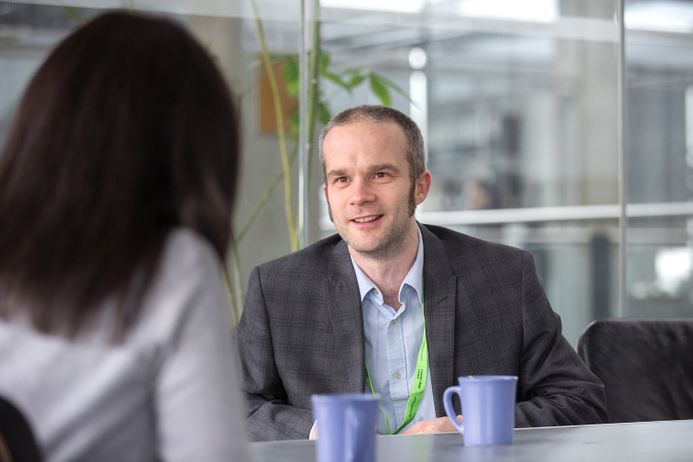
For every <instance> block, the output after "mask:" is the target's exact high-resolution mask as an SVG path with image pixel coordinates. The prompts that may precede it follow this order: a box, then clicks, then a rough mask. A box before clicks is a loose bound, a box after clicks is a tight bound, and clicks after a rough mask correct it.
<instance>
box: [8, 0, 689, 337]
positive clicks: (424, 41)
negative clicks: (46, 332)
mask: <svg viewBox="0 0 693 462" xmlns="http://www.w3.org/2000/svg"><path fill="white" fill-rule="evenodd" d="M620 6H621V3H620V1H619V0H525V1H523V2H513V1H510V0H397V1H385V0H381V1H378V2H372V1H371V2H366V1H356V0H320V1H318V0H304V1H299V0H255V1H252V0H239V1H231V2H230V1H221V0H205V1H190V0H177V1H167V2H160V1H155V0H149V1H145V0H134V1H113V0H92V1H72V2H70V1H65V2H57V1H53V2H51V1H43V2H36V1H34V2H28V1H26V2H0V75H1V76H2V82H3V86H2V90H1V91H0V141H1V140H4V136H5V133H6V130H7V124H8V123H9V120H10V118H11V114H12V112H13V108H14V106H15V105H16V102H17V100H18V98H19V96H20V94H21V91H22V89H23V88H24V86H25V85H26V82H27V80H28V78H29V77H30V75H31V73H32V72H33V71H34V70H35V69H36V67H37V65H38V64H39V63H40V62H41V60H42V59H43V58H44V57H45V55H46V53H47V52H48V51H49V50H50V48H51V47H52V46H54V44H55V43H56V42H57V41H58V40H59V39H60V38H61V37H63V36H64V35H65V34H66V33H68V32H69V31H70V30H72V29H73V28H75V27H77V26H78V24H79V23H80V21H81V20H83V19H84V18H87V17H90V16H92V15H94V14H96V13H98V12H101V11H103V10H105V9H112V8H133V9H136V10H141V11H155V12H157V13H162V14H166V15H169V16H171V17H173V18H175V19H176V20H178V21H180V22H181V23H183V24H185V25H187V27H189V29H190V30H191V31H192V32H193V33H194V34H195V35H196V36H197V37H198V38H199V39H200V40H201V41H202V43H204V44H205V46H207V47H208V49H209V51H210V52H211V53H212V54H213V55H214V57H215V59H216V60H217V63H218V64H219V65H220V67H221V68H222V70H223V72H224V74H225V75H226V76H227V78H228V81H229V82H230V84H231V85H232V87H233V89H234V92H235V94H236V97H237V100H238V102H239V106H240V108H241V114H242V119H243V138H244V154H245V157H244V163H243V175H242V178H243V183H242V191H241V197H240V199H239V203H238V207H237V214H236V217H235V231H236V238H237V242H236V243H235V246H234V250H235V252H233V253H232V255H233V256H232V258H231V259H230V261H229V267H230V268H231V269H232V271H231V286H232V288H233V290H234V300H235V303H236V309H237V310H238V309H239V308H238V307H239V306H240V304H241V302H242V298H243V293H242V288H243V287H244V285H245V283H246V279H247V276H248V273H249V271H250V270H251V269H252V267H253V266H255V265H257V264H259V263H261V262H263V261H267V260H269V259H272V258H275V257H278V256H280V255H283V254H285V253H288V252H290V251H291V250H292V249H296V248H298V247H300V246H303V245H306V244H308V243H310V242H314V241H315V240H317V239H319V238H321V237H323V236H325V235H328V234H330V233H332V232H333V231H334V228H333V226H332V224H331V223H330V221H329V218H328V216H327V212H326V207H325V204H324V201H323V200H322V196H321V195H322V193H321V189H320V186H321V180H322V178H321V171H320V166H319V163H318V162H317V155H316V153H315V149H314V145H315V143H314V141H315V138H316V134H317V133H318V132H319V130H320V128H321V126H322V124H323V123H324V122H325V120H327V119H328V118H329V116H330V115H331V114H334V113H336V112H337V111H339V110H342V109H344V108H347V107H349V106H352V105H355V104H362V103H386V104H391V105H393V106H394V107H396V108H398V109H400V110H402V111H404V112H406V113H408V114H410V115H411V116H412V117H413V118H414V119H415V120H416V121H417V123H418V124H419V125H420V127H421V129H422V131H423V133H424V137H425V140H426V144H427V150H428V166H429V168H430V170H431V171H432V173H433V186H432V190H431V193H430V195H429V197H428V199H427V200H426V201H425V202H424V204H422V206H421V207H420V208H419V210H418V211H417V217H418V219H419V220H420V221H422V222H424V223H429V224H437V225H443V226H448V227H451V228H454V229H457V230H459V231H461V232H464V233H468V234H472V235H474V236H477V237H480V238H483V239H489V240H493V241H497V242H503V243H507V244H511V245H515V246H519V247H522V248H525V249H527V250H528V251H530V252H531V253H532V255H533V256H534V259H535V263H536V265H537V268H538V270H539V273H540V277H541V279H542V281H543V283H544V286H545V288H546V291H547V293H548V296H549V299H550V300H551V302H552V305H553V307H554V309H555V310H556V311H557V312H558V313H559V314H560V315H561V317H562V319H563V323H564V330H565V333H566V336H567V337H568V339H569V340H570V341H571V343H573V344H575V343H576V342H577V339H578V337H579V335H580V333H581V332H582V330H583V329H584V328H585V327H586V326H587V324H588V323H589V322H590V321H592V320H594V319H597V318H605V317H614V316H624V315H625V316H673V315H676V316H689V315H691V314H693V308H692V305H691V297H693V285H692V283H691V276H690V273H691V267H692V266H693V260H692V258H693V256H692V255H691V252H690V246H689V245H688V241H689V237H688V236H689V234H690V232H691V231H689V229H693V225H692V226H689V220H690V217H691V216H692V215H693V207H691V206H689V204H688V198H689V195H690V194H691V191H692V190H693V171H692V170H691V167H692V166H693V90H691V91H689V89H690V87H691V83H692V82H693V80H692V79H691V77H692V75H691V73H692V72H693V53H692V52H690V51H689V50H690V49H692V48H691V47H689V46H688V42H689V41H691V30H693V4H692V3H691V2H672V1H666V2H665V1H632V2H626V3H625V6H624V10H625V15H624V14H623V13H622V12H621V8H620ZM86 7H88V8H86ZM624 17H625V25H626V28H625V29H622V26H623V24H624V22H623V18H624ZM622 32H623V33H624V36H625V41H622V40H621V33H622ZM313 50H318V51H319V52H318V53H313ZM624 50H625V55H623V54H622V53H623V51H624ZM622 56H624V57H625V59H624V61H623V62H624V64H625V66H622V65H621V63H622V61H621V57H622ZM691 223H693V222H691ZM624 237H625V240H624Z"/></svg>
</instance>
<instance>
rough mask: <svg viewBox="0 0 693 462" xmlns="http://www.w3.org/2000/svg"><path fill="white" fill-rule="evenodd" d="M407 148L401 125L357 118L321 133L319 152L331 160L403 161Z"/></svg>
mask: <svg viewBox="0 0 693 462" xmlns="http://www.w3.org/2000/svg"><path fill="white" fill-rule="evenodd" d="M408 150H409V146H408V141H407V137H406V135H405V133H404V130H403V129H402V127H400V126H399V125H397V124H396V123H395V122H372V121H357V122H352V123H348V124H346V125H339V126H336V127H334V128H332V129H331V130H330V131H329V132H328V133H327V135H326V136H325V141H324V143H323V155H324V159H325V166H326V168H327V169H328V170H329V169H330V166H331V165H333V164H344V163H348V164H352V163H355V162H356V163H369V162H370V163H383V162H390V163H399V162H407V153H408Z"/></svg>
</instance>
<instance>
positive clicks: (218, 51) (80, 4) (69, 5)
mask: <svg viewBox="0 0 693 462" xmlns="http://www.w3.org/2000/svg"><path fill="white" fill-rule="evenodd" d="M44 3H45V4H32V3H31V2H27V3H21V2H20V3H18V2H0V72H1V73H2V83H3V85H2V92H1V93H0V142H2V143H3V144H4V141H5V136H6V132H7V130H8V124H9V121H10V119H11V116H12V113H13V111H14V108H15V106H16V104H17V102H18V99H19V98H20V96H21V93H22V91H23V89H24V87H25V86H26V84H27V82H28V80H29V78H30V77H31V75H32V74H33V72H34V71H35V70H36V68H37V67H38V65H39V64H40V63H41V62H42V61H43V59H44V58H45V56H46V55H47V53H48V52H49V51H50V50H51V48H52V47H53V46H55V44H56V43H57V42H58V41H59V40H60V39H62V38H63V37H64V36H65V35H66V34H68V33H69V32H70V31H72V30H73V29H74V28H76V27H78V26H79V24H80V23H81V22H83V21H85V20H87V19H88V18H90V17H92V16H94V15H96V14H99V13H101V12H104V11H107V10H108V9H111V8H133V9H135V10H137V11H152V12H155V13H157V14H164V15H166V16H169V17H171V18H173V19H174V20H176V21H179V22H180V23H181V24H183V25H184V26H186V27H187V28H188V29H189V30H190V31H191V33H192V34H193V35H195V36H196V37H197V38H198V39H199V41H200V42H201V43H202V44H203V46H205V47H206V48H207V50H208V51H209V52H210V54H211V55H212V56H213V58H214V59H215V61H216V63H217V64H218V66H219V68H220V69H221V70H222V73H223V74H224V75H225V77H226V78H227V80H228V81H229V82H230V84H231V85H232V87H233V91H234V93H235V96H236V99H237V102H238V106H239V108H240V111H241V120H242V139H243V142H244V150H245V156H244V158H243V162H242V169H243V170H242V173H241V178H242V182H241V190H240V191H239V193H240V194H239V200H238V203H237V207H236V217H235V225H236V235H237V237H238V242H237V244H238V246H237V248H236V250H237V253H236V254H235V255H236V256H237V258H234V259H233V260H232V261H230V263H229V265H230V267H231V268H234V269H239V270H240V271H236V272H232V275H233V276H234V280H233V281H232V282H233V284H232V286H233V289H234V291H235V295H236V297H235V300H236V310H238V309H240V308H239V307H240V306H241V304H242V290H239V289H243V288H244V287H245V284H246V283H247V275H248V273H249V272H250V270H251V269H252V267H254V266H255V265H257V264H259V263H262V262H264V261H267V260H269V259H272V258H276V257H278V256H280V255H283V254H285V253H288V252H289V251H290V250H291V245H290V240H289V232H288V230H287V229H288V228H287V220H286V218H285V206H284V194H285V191H284V188H283V183H282V181H281V177H280V175H281V172H282V162H281V156H280V152H281V150H280V149H279V143H278V139H279V137H278V129H277V121H276V117H275V111H274V108H275V106H274V103H275V98H274V95H273V93H272V90H271V88H270V87H271V85H270V84H269V82H268V79H267V75H268V74H267V73H266V72H264V70H263V65H262V60H261V56H262V53H261V51H262V49H263V45H264V48H265V50H266V51H267V53H268V56H269V57H270V59H271V60H272V61H271V63H270V64H272V65H274V66H275V71H276V75H275V77H276V79H277V80H278V87H279V88H280V90H281V92H282V93H281V102H282V105H283V107H282V111H281V112H280V114H281V115H282V122H284V124H285V130H284V132H285V137H286V151H287V155H288V156H291V155H292V153H295V150H296V143H295V134H296V133H297V131H296V129H295V127H294V128H292V126H291V117H292V110H293V109H294V108H295V107H296V106H297V96H296V95H295V94H292V95H287V94H286V85H285V83H286V78H285V76H284V73H283V65H282V61H281V57H284V56H291V57H292V58H293V59H294V61H295V60H296V57H297V54H298V50H299V45H300V39H301V37H300V35H299V25H300V19H301V17H300V8H299V6H300V3H298V2H295V1H293V0H256V5H257V7H258V8H257V10H258V14H259V18H260V20H261V22H262V26H263V28H264V41H263V40H260V34H259V29H258V24H257V22H256V21H255V18H256V15H255V13H254V11H253V8H252V2H251V1H250V0H248V1H244V2H218V1H214V0H205V1H187V0H179V1H170V2H169V1H167V2H161V1H158V0H149V1H147V0H137V1H130V0H128V1H112V0H92V1H75V2H73V1H64V2H63V1H55V2H44ZM50 3H52V4H50ZM85 7H91V8H85ZM292 79H294V80H295V82H294V83H295V84H296V88H298V87H297V85H298V83H297V82H298V76H297V75H296V76H292ZM295 169H296V166H295V162H294V165H293V168H292V167H290V168H289V170H288V172H289V178H290V180H291V184H292V186H291V190H290V193H291V198H290V200H289V203H290V209H291V211H292V213H293V216H292V220H293V223H294V226H295V222H296V216H295V213H296V210H297V203H296V201H297V190H296V171H295ZM275 179H276V181H275ZM273 183H274V187H273V188H272V189H271V190H270V185H271V184H273ZM256 212H257V213H256ZM251 223H252V224H251Z"/></svg>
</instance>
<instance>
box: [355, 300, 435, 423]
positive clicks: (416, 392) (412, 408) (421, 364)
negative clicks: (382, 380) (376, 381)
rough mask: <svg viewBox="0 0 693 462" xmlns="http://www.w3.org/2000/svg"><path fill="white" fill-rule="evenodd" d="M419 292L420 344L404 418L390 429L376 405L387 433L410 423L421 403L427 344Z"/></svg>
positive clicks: (385, 417)
mask: <svg viewBox="0 0 693 462" xmlns="http://www.w3.org/2000/svg"><path fill="white" fill-rule="evenodd" d="M421 292H422V294H421V295H422V297H421V311H422V314H423V318H424V322H423V334H422V336H421V346H420V347H419V354H418V356H417V358H416V371H415V375H414V387H413V389H412V392H411V394H410V395H409V399H408V400H407V407H406V409H405V410H404V420H403V421H402V424H401V425H400V426H399V427H397V428H396V429H395V430H394V431H392V430H391V429H390V421H389V420H388V418H387V415H385V411H384V410H383V408H382V407H381V406H380V405H378V407H379V408H380V412H381V413H382V414H383V418H384V419H385V430H386V431H387V433H388V435H396V434H398V433H399V432H401V431H402V429H403V428H404V427H406V426H407V425H409V423H411V421H412V420H413V419H414V417H415V416H416V413H417V412H418V410H419V405H421V400H422V398H423V394H424V389H425V388H426V375H427V374H428V344H427V342H426V315H425V311H424V302H423V290H422V291H421ZM364 368H365V369H364V370H365V374H366V377H365V378H366V383H367V384H368V388H369V389H370V390H371V393H372V394H373V396H375V389H374V388H373V381H372V380H371V376H370V374H369V373H368V366H367V365H366V364H364Z"/></svg>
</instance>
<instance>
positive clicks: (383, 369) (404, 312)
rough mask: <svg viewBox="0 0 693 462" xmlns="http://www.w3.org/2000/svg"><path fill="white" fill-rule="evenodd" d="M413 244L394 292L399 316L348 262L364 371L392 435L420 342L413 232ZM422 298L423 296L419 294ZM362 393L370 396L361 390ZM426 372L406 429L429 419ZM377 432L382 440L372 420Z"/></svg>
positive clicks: (381, 427)
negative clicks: (356, 295) (357, 300)
mask: <svg viewBox="0 0 693 462" xmlns="http://www.w3.org/2000/svg"><path fill="white" fill-rule="evenodd" d="M417 232H418V236H419V244H418V248H417V251H416V260H415V261H414V264H413V265H412V267H411V268H410V269H409V272H408V273H407V276H406V277H405V278H404V281H403V282H402V285H401V286H400V288H399V303H400V308H399V310H397V311H395V309H394V308H393V307H391V306H389V305H386V304H385V303H384V302H383V294H382V293H381V292H380V289H378V287H377V286H376V285H375V284H374V283H373V281H371V280H370V278H369V277H368V276H366V274H365V273H364V272H363V271H362V270H361V268H359V267H358V265H357V264H356V262H354V260H353V259H352V260H351V262H352V264H353V265H354V271H355V272H356V279H357V281H358V285H359V291H360V293H361V307H362V309H363V328H364V338H365V354H366V365H367V366H368V372H369V374H370V378H371V381H372V382H373V388H374V389H375V392H376V393H377V394H378V395H379V396H380V407H381V409H382V411H383V412H384V413H385V415H386V416H387V418H388V420H389V423H390V429H391V430H392V431H394V430H395V429H396V428H398V427H399V426H400V425H401V424H402V422H403V421H404V414H405V410H406V408H407V400H408V399H409V394H410V393H411V391H412V389H413V384H414V374H415V371H416V359H417V357H418V354H419V348H420V346H421V340H422V337H423V328H424V316H423V307H422V304H421V295H422V294H423V264H424V261H423V239H422V238H421V231H419V229H418V227H417ZM423 295H424V296H425V294H423ZM365 392H366V393H370V392H371V391H370V389H369V388H368V384H366V389H365ZM435 416H436V411H435V406H434V403H433V391H432V390H431V372H430V368H429V369H428V373H427V374H426V389H425V390H424V395H423V399H422V400H421V404H420V405H419V409H418V412H417V413H416V416H415V417H414V420H412V421H411V423H410V424H409V425H408V426H407V427H406V428H408V427H409V426H411V425H412V424H414V423H415V422H418V421H420V420H424V419H432V418H435ZM378 432H379V433H382V434H385V433H387V432H386V427H385V419H384V418H383V416H382V414H379V416H378Z"/></svg>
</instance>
